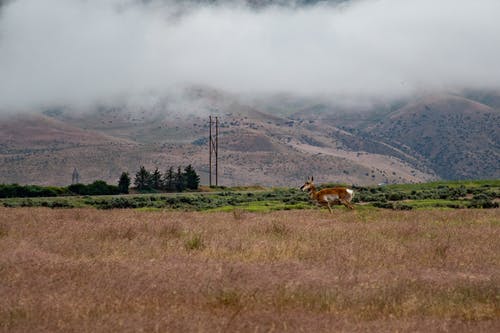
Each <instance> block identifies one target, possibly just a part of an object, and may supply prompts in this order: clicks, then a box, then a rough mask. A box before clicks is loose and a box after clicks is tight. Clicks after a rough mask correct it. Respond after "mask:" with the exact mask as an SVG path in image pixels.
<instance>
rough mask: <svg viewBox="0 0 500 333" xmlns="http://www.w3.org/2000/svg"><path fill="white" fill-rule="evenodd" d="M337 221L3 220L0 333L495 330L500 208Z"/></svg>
mask: <svg viewBox="0 0 500 333" xmlns="http://www.w3.org/2000/svg"><path fill="white" fill-rule="evenodd" d="M335 213H336V214H334V215H331V214H329V213H328V212H327V211H319V210H299V211H280V212H271V213H251V212H244V213H241V214H240V213H237V214H235V213H233V212H228V213H224V212H216V213H207V212H165V211H157V212H148V211H144V212H143V211H134V210H111V211H102V210H94V209H71V210H52V209H48V208H16V209H12V208H10V209H7V208H0V232H1V236H0V281H1V283H0V295H1V297H0V330H1V331H6V332H26V331H32V332H35V331H36V332H43V331H46V332H58V331H59V332H67V331H92V332H110V331H160V332H181V331H182V332H184V331H243V332H245V331H252V332H254V331H271V330H276V331H325V332H331V331H332V330H334V331H427V330H428V331H436V330H438V331H439V330H443V331H446V330H448V331H481V332H497V331H498V328H499V327H500V298H499V297H498V295H500V278H499V277H500V242H499V241H498V240H499V239H500V218H499V216H500V214H499V213H500V210H499V209H490V210H444V211H441V210H417V211H390V210H357V211H347V210H337V211H336V212H335ZM2 230H3V231H2Z"/></svg>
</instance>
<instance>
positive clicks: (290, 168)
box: [0, 88, 500, 186]
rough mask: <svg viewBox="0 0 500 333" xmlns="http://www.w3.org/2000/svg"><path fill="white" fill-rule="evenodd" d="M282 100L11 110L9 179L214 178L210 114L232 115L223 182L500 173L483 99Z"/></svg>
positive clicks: (5, 144) (203, 97)
mask: <svg viewBox="0 0 500 333" xmlns="http://www.w3.org/2000/svg"><path fill="white" fill-rule="evenodd" d="M279 103H280V98H277V97H276V96H274V97H273V98H270V99H267V100H260V101H259V102H258V103H255V102H249V101H248V100H246V101H244V100H242V99H241V98H238V97H236V96H233V95H230V94H227V93H223V92H220V91H215V90H211V89H207V88H193V89H190V90H188V91H186V92H185V94H184V96H182V98H180V99H179V98H177V99H176V100H173V99H172V98H170V97H167V98H165V99H161V100H159V102H158V103H157V104H156V105H154V106H152V107H150V108H147V109H145V108H131V107H127V106H123V105H118V106H116V105H115V106H102V107H97V108H93V109H90V110H85V111H84V112H81V111H79V112H77V111H75V110H71V109H69V108H58V109H50V110H45V111H44V112H43V113H39V114H18V115H17V116H6V115H4V116H2V118H1V119H0V139H1V142H2V144H1V145H0V169H1V170H2V173H1V174H0V183H11V182H17V183H23V184H24V183H35V184H54V185H67V184H68V183H70V181H71V173H72V171H73V168H75V167H76V168H77V169H78V171H79V173H80V176H81V179H82V181H83V182H86V183H88V182H91V181H93V180H96V179H103V180H106V181H108V182H111V183H115V182H116V181H117V179H118V177H119V175H120V173H121V172H122V171H128V172H130V173H131V174H134V173H135V172H136V171H137V170H138V169H139V167H140V166H141V165H145V166H146V167H147V168H149V169H154V168H155V167H158V168H159V169H160V171H165V170H166V169H167V168H168V167H169V166H174V167H176V166H179V165H182V166H185V165H187V164H192V165H193V166H194V167H195V169H196V170H197V171H198V172H199V173H200V175H201V177H202V183H207V174H208V138H207V137H208V115H209V114H213V115H218V116H219V117H220V120H221V126H220V139H219V145H220V146H219V149H220V150H219V156H220V159H219V165H220V173H219V179H220V183H221V184H222V185H242V184H261V185H269V186H276V185H286V186H298V185H299V184H301V182H302V181H303V180H304V179H305V178H306V177H308V176H309V175H314V176H315V178H316V179H317V180H318V182H339V183H347V184H378V183H405V182H420V181H428V180H432V179H437V178H445V179H462V178H498V177H500V174H499V163H498V161H499V151H500V148H499V141H500V139H499V128H498V123H500V122H499V114H500V111H499V110H498V109H496V108H494V107H492V106H487V105H485V104H482V103H480V102H478V101H474V100H471V99H469V98H466V97H462V96H451V95H438V96H426V97H421V98H416V99H414V100H412V101H407V102H398V103H393V104H391V105H383V106H380V105H377V106H376V107H374V108H373V110H371V111H367V110H363V111H362V112H361V111H358V110H356V109H351V110H346V109H345V108H343V109H340V108H337V107H335V106H334V105H330V104H328V103H323V102H319V103H318V102H317V101H313V100H310V99H307V100H306V99H303V100H300V99H297V102H294V101H293V99H288V100H286V101H285V102H284V104H285V105H286V106H285V107H284V106H283V105H280V104H279ZM294 106H296V109H294ZM280 108H281V110H282V112H277V111H276V110H280ZM283 109H286V110H283Z"/></svg>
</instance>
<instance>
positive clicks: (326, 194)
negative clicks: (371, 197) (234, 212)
mask: <svg viewBox="0 0 500 333" xmlns="http://www.w3.org/2000/svg"><path fill="white" fill-rule="evenodd" d="M313 180H314V178H313V177H311V178H310V179H308V180H307V181H306V182H305V184H304V185H302V186H301V187H300V189H301V190H302V191H304V192H306V191H307V192H309V196H310V197H311V199H312V200H314V201H316V202H317V203H318V204H319V205H322V206H327V207H328V210H329V211H330V213H333V211H332V207H331V206H332V205H340V204H342V205H344V206H346V207H347V208H350V209H354V206H353V205H352V204H351V200H352V198H353V197H354V191H353V190H351V189H349V188H345V187H333V188H325V189H322V190H320V191H316V187H315V186H314V183H313Z"/></svg>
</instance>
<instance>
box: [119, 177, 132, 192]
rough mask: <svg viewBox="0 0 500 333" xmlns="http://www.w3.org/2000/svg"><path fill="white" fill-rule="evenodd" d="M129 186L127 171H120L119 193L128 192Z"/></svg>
mask: <svg viewBox="0 0 500 333" xmlns="http://www.w3.org/2000/svg"><path fill="white" fill-rule="evenodd" d="M129 186H130V177H129V175H128V172H122V174H121V176H120V180H119V181H118V190H119V191H120V193H125V194H127V193H128V188H129Z"/></svg>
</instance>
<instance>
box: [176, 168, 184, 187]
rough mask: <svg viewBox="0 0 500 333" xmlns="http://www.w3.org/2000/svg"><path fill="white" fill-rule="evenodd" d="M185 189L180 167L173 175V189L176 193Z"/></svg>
mask: <svg viewBox="0 0 500 333" xmlns="http://www.w3.org/2000/svg"><path fill="white" fill-rule="evenodd" d="M185 188H186V183H185V179H184V174H183V173H182V170H181V167H178V168H177V173H176V174H175V189H176V190H177V192H182V191H184V189H185Z"/></svg>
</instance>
